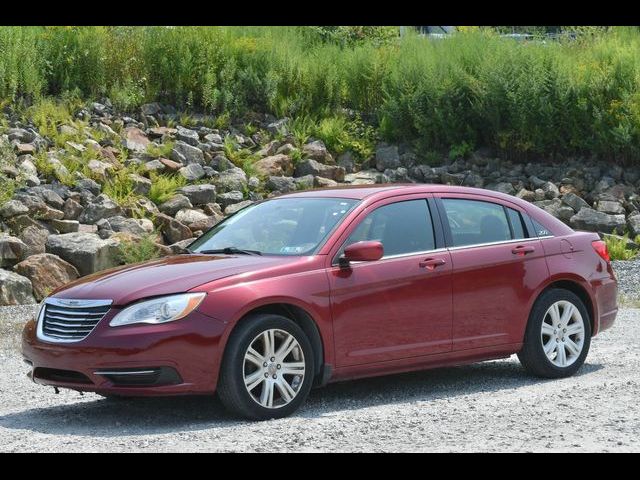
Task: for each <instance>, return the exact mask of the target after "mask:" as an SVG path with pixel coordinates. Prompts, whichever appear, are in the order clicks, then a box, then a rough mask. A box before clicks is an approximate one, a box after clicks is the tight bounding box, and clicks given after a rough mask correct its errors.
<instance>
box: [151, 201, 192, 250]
mask: <svg viewBox="0 0 640 480" xmlns="http://www.w3.org/2000/svg"><path fill="white" fill-rule="evenodd" d="M192 207H193V205H191V202H190V201H189V199H188V198H187V197H186V196H185V195H180V194H178V195H174V196H173V197H171V198H170V199H169V200H167V201H166V202H164V203H163V204H161V205H160V206H159V207H158V208H159V209H160V211H161V212H162V213H164V214H166V215H170V216H172V217H173V216H174V215H175V214H176V213H177V212H178V210H182V209H183V208H192ZM172 243H173V242H172Z"/></svg>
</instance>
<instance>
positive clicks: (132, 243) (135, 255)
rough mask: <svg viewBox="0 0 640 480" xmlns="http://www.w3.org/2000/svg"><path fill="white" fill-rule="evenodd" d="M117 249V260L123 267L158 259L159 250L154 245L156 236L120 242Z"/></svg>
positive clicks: (150, 235) (151, 235)
mask: <svg viewBox="0 0 640 480" xmlns="http://www.w3.org/2000/svg"><path fill="white" fill-rule="evenodd" d="M118 249H119V251H118V257H119V260H120V262H121V263H123V264H125V265H128V264H131V263H138V262H146V261H147V260H153V259H154V258H158V257H160V249H159V248H158V246H157V245H156V234H149V235H145V236H143V237H140V238H137V239H135V240H133V239H126V240H122V241H120V244H119V245H118Z"/></svg>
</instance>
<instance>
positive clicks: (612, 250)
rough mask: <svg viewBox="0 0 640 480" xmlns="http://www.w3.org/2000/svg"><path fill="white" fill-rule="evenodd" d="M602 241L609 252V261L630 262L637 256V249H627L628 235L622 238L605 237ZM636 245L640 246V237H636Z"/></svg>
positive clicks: (615, 236)
mask: <svg viewBox="0 0 640 480" xmlns="http://www.w3.org/2000/svg"><path fill="white" fill-rule="evenodd" d="M604 241H605V243H606V244H607V249H608V250H609V256H610V257H611V260H632V259H633V258H635V257H636V256H637V255H638V248H629V246H628V244H629V234H625V235H624V236H622V237H619V236H617V235H606V236H605V237H604ZM634 243H636V245H639V244H640V235H638V237H636V240H635V242H634Z"/></svg>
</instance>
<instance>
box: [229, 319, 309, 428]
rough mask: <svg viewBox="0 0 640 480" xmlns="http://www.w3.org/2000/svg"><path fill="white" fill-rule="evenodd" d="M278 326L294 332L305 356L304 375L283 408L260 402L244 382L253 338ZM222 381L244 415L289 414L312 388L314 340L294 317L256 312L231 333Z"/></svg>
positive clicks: (275, 415) (270, 415)
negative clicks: (296, 391) (309, 337)
mask: <svg viewBox="0 0 640 480" xmlns="http://www.w3.org/2000/svg"><path fill="white" fill-rule="evenodd" d="M270 329H279V330H284V331H286V332H287V333H289V334H291V335H293V336H294V337H295V339H296V340H297V341H298V344H299V345H300V347H301V348H302V352H303V354H304V360H305V376H304V380H303V382H302V385H301V386H300V390H299V392H298V394H297V395H296V397H295V398H294V399H293V400H292V401H291V402H290V403H289V404H287V405H285V406H283V407H280V408H273V409H271V408H266V407H263V406H262V405H260V404H259V403H257V402H256V401H255V400H254V399H253V398H252V397H251V395H250V394H249V392H248V391H247V389H246V387H245V384H244V355H245V352H246V351H247V348H248V347H249V345H250V344H251V342H253V340H254V339H255V338H256V337H257V336H258V335H259V334H260V333H262V332H264V331H265V330H270ZM222 372H223V375H222V378H221V381H222V382H225V387H227V388H228V389H229V390H231V391H232V393H233V395H234V397H235V399H236V404H238V407H240V410H241V412H239V413H241V414H242V415H244V416H247V417H250V418H252V419H255V420H268V419H272V418H281V417H285V416H287V415H290V414H291V413H292V412H294V411H295V410H297V409H298V407H300V405H301V404H302V403H303V402H304V401H305V399H306V398H307V395H308V394H309V391H310V390H311V387H312V384H313V379H314V373H315V365H314V355H313V349H312V347H311V342H310V341H309V339H308V338H307V336H306V334H305V333H304V331H303V330H302V328H300V326H298V325H297V324H296V323H295V322H293V321H292V320H290V319H288V318H286V317H282V316H280V315H270V314H264V315H255V316H252V317H249V318H247V319H245V320H244V322H243V324H242V325H239V326H238V327H237V329H236V330H235V331H234V332H233V333H232V334H231V336H230V337H229V341H228V343H227V349H226V351H225V355H224V359H223V366H222Z"/></svg>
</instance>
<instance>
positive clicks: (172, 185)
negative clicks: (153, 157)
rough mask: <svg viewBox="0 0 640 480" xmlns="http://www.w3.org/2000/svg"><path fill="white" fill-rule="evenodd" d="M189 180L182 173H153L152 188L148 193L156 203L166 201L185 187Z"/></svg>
mask: <svg viewBox="0 0 640 480" xmlns="http://www.w3.org/2000/svg"><path fill="white" fill-rule="evenodd" d="M186 184H187V180H186V179H185V178H184V177H183V176H182V175H158V174H153V175H151V189H150V190H149V194H148V195H147V196H148V197H149V199H150V200H151V201H152V202H153V203H155V204H156V205H160V204H161V203H164V202H166V201H167V200H169V199H170V198H171V197H173V196H174V195H175V194H176V191H177V190H178V189H179V188H180V187H184V186H185V185H186Z"/></svg>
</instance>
